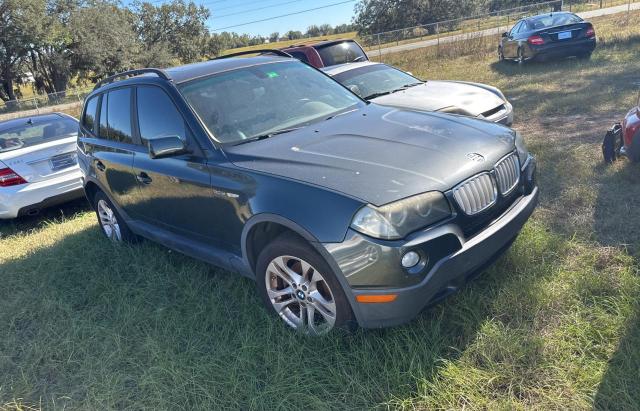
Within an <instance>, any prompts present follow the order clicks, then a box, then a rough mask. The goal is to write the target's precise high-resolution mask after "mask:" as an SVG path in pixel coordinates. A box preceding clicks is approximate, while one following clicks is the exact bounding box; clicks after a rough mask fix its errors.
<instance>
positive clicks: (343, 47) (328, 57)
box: [315, 41, 369, 66]
mask: <svg viewBox="0 0 640 411" xmlns="http://www.w3.org/2000/svg"><path fill="white" fill-rule="evenodd" d="M315 49H316V50H317V51H318V54H320V58H321V59H322V62H323V63H324V65H325V66H335V65H336V64H345V63H353V62H356V61H367V60H369V59H368V58H367V55H366V54H364V51H362V49H361V48H360V46H358V44H356V43H354V42H353V41H345V42H344V43H336V44H329V45H326V46H317V47H316V48H315Z"/></svg>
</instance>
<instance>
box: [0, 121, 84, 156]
mask: <svg viewBox="0 0 640 411" xmlns="http://www.w3.org/2000/svg"><path fill="white" fill-rule="evenodd" d="M77 135H78V123H77V122H75V121H74V120H71V119H67V118H57V119H50V120H43V121H37V120H36V121H33V120H30V119H25V122H24V124H22V125H18V126H16V127H12V128H10V129H8V130H5V131H2V132H0V153H3V152H7V151H12V150H17V149H19V148H23V147H30V146H35V145H37V144H40V143H45V142H48V141H53V140H59V139H62V138H67V137H76V136H77Z"/></svg>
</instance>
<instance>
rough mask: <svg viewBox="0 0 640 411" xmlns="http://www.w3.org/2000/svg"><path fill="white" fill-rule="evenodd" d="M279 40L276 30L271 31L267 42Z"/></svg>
mask: <svg viewBox="0 0 640 411" xmlns="http://www.w3.org/2000/svg"><path fill="white" fill-rule="evenodd" d="M278 40H280V33H278V32H277V31H275V32H273V33H271V34H270V35H269V42H270V43H275V42H276V41H278Z"/></svg>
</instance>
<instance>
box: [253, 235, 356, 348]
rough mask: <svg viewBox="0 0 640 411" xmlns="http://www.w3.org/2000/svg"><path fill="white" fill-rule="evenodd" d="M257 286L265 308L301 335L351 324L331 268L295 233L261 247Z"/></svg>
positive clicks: (348, 307) (326, 331)
mask: <svg viewBox="0 0 640 411" xmlns="http://www.w3.org/2000/svg"><path fill="white" fill-rule="evenodd" d="M256 285H257V288H258V293H259V294H260V296H261V297H262V300H263V302H264V304H265V305H266V306H267V309H269V310H270V311H272V312H274V313H275V314H277V315H278V316H279V317H280V318H281V319H282V320H283V321H284V322H285V324H287V325H288V326H290V327H291V328H293V329H295V330H297V331H299V332H301V333H303V334H308V335H322V334H326V333H328V332H330V331H331V330H333V329H335V328H347V329H349V328H351V326H352V325H353V324H354V317H353V313H352V311H351V306H350V305H349V302H348V300H347V297H346V295H345V294H344V291H343V289H342V286H341V285H340V283H339V281H338V279H337V278H336V276H335V274H334V273H333V270H332V269H331V267H330V266H329V264H327V262H326V261H325V260H324V258H322V256H320V255H319V254H318V253H317V252H316V251H315V250H314V249H313V248H311V246H309V245H308V244H306V243H305V242H304V240H303V239H301V238H299V237H297V236H294V235H291V234H284V235H282V236H280V237H278V238H277V239H276V240H275V241H273V242H271V243H270V244H269V245H267V246H266V247H265V248H264V249H263V250H262V252H261V253H260V255H259V257H258V261H257V264H256Z"/></svg>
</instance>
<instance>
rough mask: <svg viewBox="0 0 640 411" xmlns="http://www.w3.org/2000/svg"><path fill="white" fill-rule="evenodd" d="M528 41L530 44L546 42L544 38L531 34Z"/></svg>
mask: <svg viewBox="0 0 640 411" xmlns="http://www.w3.org/2000/svg"><path fill="white" fill-rule="evenodd" d="M527 42H528V43H529V44H533V45H534V46H539V45H541V44H544V39H543V38H542V37H540V36H531V37H529V38H528V39H527Z"/></svg>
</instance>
